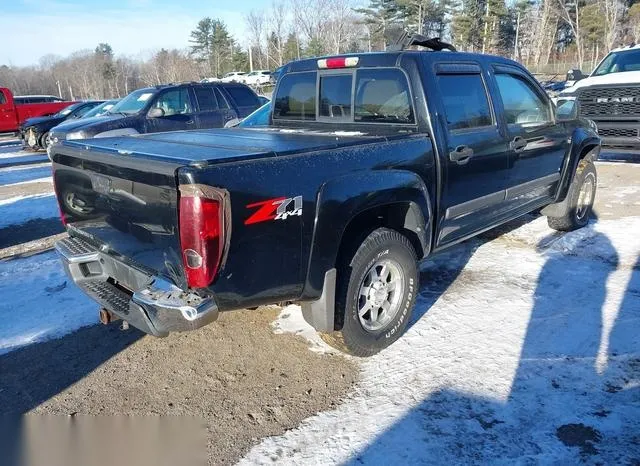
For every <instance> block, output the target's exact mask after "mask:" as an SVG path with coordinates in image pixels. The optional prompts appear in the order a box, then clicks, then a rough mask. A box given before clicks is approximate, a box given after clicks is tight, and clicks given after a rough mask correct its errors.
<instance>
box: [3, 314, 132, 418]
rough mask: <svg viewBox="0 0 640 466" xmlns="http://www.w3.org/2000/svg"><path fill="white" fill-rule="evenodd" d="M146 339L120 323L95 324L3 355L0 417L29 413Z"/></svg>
mask: <svg viewBox="0 0 640 466" xmlns="http://www.w3.org/2000/svg"><path fill="white" fill-rule="evenodd" d="M142 336H143V333H142V332H139V331H137V330H135V329H133V328H131V329H130V330H129V331H126V332H123V331H121V330H120V329H119V326H118V324H117V323H114V324H111V325H109V327H108V328H105V327H104V326H102V325H94V326H91V327H85V328H82V329H80V330H78V331H76V332H74V333H71V334H69V335H67V336H65V337H63V338H60V339H57V340H51V341H48V342H44V343H40V344H35V345H30V346H26V347H24V348H21V349H18V350H15V351H12V352H10V353H7V354H4V355H2V356H0V374H1V375H2V376H1V379H0V415H7V414H24V413H26V412H28V411H29V410H31V409H33V408H35V407H36V406H38V405H39V404H41V403H42V402H44V401H46V400H48V399H49V398H51V397H52V396H54V395H57V394H58V393H61V392H63V391H64V390H65V389H66V388H67V387H69V386H70V385H72V384H74V383H76V382H78V381H79V380H81V379H82V378H84V377H85V376H87V375H88V374H89V373H90V372H92V371H93V370H94V369H96V368H97V367H98V366H100V365H101V364H103V363H104V362H106V361H108V360H109V359H110V358H111V357H113V356H114V355H116V354H118V353H119V352H121V351H122V350H124V349H125V348H127V347H128V346H130V345H131V344H133V343H134V342H136V341H137V340H138V339H139V338H141V337H142Z"/></svg>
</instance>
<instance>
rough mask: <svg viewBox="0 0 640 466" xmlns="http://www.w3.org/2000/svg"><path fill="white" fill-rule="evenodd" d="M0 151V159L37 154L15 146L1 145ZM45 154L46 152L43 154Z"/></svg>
mask: <svg viewBox="0 0 640 466" xmlns="http://www.w3.org/2000/svg"><path fill="white" fill-rule="evenodd" d="M2 149H4V150H2V151H1V152H0V160H2V159H14V158H17V157H30V156H32V155H37V153H36V152H28V151H25V150H17V149H16V148H15V147H3V148H2ZM45 156H46V154H45Z"/></svg>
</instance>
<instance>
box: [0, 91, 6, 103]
mask: <svg viewBox="0 0 640 466" xmlns="http://www.w3.org/2000/svg"><path fill="white" fill-rule="evenodd" d="M6 103H7V98H6V97H5V96H4V94H3V93H2V92H0V105H3V104H6Z"/></svg>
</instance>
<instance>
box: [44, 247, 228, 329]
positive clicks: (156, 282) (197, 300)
mask: <svg viewBox="0 0 640 466" xmlns="http://www.w3.org/2000/svg"><path fill="white" fill-rule="evenodd" d="M56 250H57V251H58V253H59V255H60V258H61V260H62V264H63V266H64V268H65V271H66V272H67V275H69V277H70V278H71V279H72V280H73V281H74V283H75V284H76V285H78V286H79V287H80V289H82V290H83V291H84V292H85V293H86V294H87V295H89V297H91V298H92V299H94V300H95V301H97V302H98V303H99V304H100V305H101V306H102V307H104V308H105V309H107V310H108V311H110V312H111V313H113V314H115V315H116V316H118V317H119V318H121V319H123V320H125V321H127V322H129V323H130V324H131V325H133V326H134V327H136V328H138V329H140V330H142V331H143V332H145V333H148V334H150V335H154V336H158V337H163V336H166V335H168V334H169V333H170V332H184V331H190V330H195V329H197V328H200V327H202V326H204V325H207V324H209V323H211V322H213V321H214V320H216V319H217V317H218V307H217V306H216V304H215V302H214V300H213V299H212V298H202V297H200V296H198V295H196V294H194V293H190V292H185V291H183V290H181V289H180V288H178V287H176V286H175V285H173V284H172V283H170V282H168V281H167V280H165V279H163V278H161V277H158V276H153V275H151V274H149V273H147V272H146V271H143V270H141V269H138V268H136V267H133V266H131V265H129V264H126V263H125V262H123V261H121V260H118V259H116V258H114V257H113V256H112V255H110V254H107V253H106V252H104V251H102V250H100V248H97V247H96V246H94V245H93V244H90V243H89V242H87V241H85V240H83V239H81V238H78V237H73V236H70V237H68V238H65V239H63V240H61V241H58V242H57V243H56Z"/></svg>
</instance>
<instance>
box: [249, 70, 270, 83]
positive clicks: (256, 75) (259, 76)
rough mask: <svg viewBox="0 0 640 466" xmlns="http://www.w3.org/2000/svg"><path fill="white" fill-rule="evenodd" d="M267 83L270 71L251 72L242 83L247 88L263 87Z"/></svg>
mask: <svg viewBox="0 0 640 466" xmlns="http://www.w3.org/2000/svg"><path fill="white" fill-rule="evenodd" d="M269 82H271V71H269V70H257V71H252V72H251V73H249V74H247V75H246V76H245V78H244V83H245V84H246V85H247V86H264V85H265V84H269Z"/></svg>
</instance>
